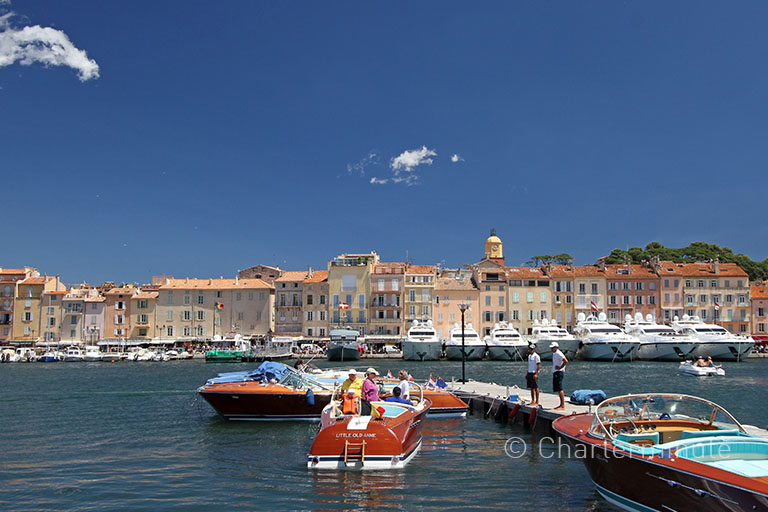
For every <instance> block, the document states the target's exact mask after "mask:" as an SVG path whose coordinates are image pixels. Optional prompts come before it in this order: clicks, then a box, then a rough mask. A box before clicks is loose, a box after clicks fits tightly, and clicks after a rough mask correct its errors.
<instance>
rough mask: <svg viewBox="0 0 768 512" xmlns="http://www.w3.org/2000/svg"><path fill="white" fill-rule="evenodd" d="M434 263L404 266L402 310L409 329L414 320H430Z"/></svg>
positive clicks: (406, 327)
mask: <svg viewBox="0 0 768 512" xmlns="http://www.w3.org/2000/svg"><path fill="white" fill-rule="evenodd" d="M435 270H436V269H435V266H434V265H411V264H408V265H406V266H405V276H404V295H403V311H404V312H405V313H404V314H405V327H404V329H405V330H406V331H407V330H408V329H410V327H411V325H412V324H413V321H414V320H419V321H422V320H432V296H433V292H434V289H435V276H436V272H435Z"/></svg>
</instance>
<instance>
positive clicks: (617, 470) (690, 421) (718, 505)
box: [553, 393, 768, 511]
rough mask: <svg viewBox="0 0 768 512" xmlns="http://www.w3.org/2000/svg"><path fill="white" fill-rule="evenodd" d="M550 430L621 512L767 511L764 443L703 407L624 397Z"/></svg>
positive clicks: (714, 408) (671, 397) (674, 397)
mask: <svg viewBox="0 0 768 512" xmlns="http://www.w3.org/2000/svg"><path fill="white" fill-rule="evenodd" d="M553 427H554V429H555V431H557V432H558V433H559V434H560V435H561V436H563V437H564V438H565V439H566V440H567V441H568V442H569V444H570V445H571V447H572V448H573V451H572V452H571V453H572V454H573V455H575V456H577V457H579V458H581V459H582V461H583V462H584V464H585V466H586V468H587V471H588V472H589V475H590V477H591V479H592V481H593V482H594V483H595V485H596V487H597V490H598V492H599V493H600V494H601V495H602V496H603V497H604V498H605V499H606V500H608V501H609V502H611V503H613V504H614V505H617V506H619V507H620V508H623V509H625V510H638V511H640V510H641V511H653V510H657V511H670V510H675V511H682V510H696V511H737V510H768V439H765V438H762V437H757V436H753V435H750V434H748V433H747V432H746V431H745V429H744V427H742V426H741V425H740V424H739V422H738V421H736V419H735V418H733V416H731V414H730V413H728V411H726V410H725V409H723V408H722V407H720V406H719V405H717V404H714V403H712V402H710V401H708V400H704V399H702V398H697V397H693V396H688V395H679V394H671V393H657V394H650V395H625V396H620V397H616V398H610V399H608V400H605V401H604V402H602V403H601V404H600V405H599V406H598V407H597V408H596V409H595V411H594V413H582V414H574V415H571V416H564V417H561V418H558V419H556V420H555V421H554V423H553Z"/></svg>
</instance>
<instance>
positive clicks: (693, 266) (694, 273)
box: [678, 262, 748, 277]
mask: <svg viewBox="0 0 768 512" xmlns="http://www.w3.org/2000/svg"><path fill="white" fill-rule="evenodd" d="M678 265H680V266H681V273H682V275H683V276H685V277H701V276H705V277H715V276H724V277H747V276H748V274H747V273H746V272H744V270H742V268H741V267H740V266H738V265H737V264H736V263H720V271H719V272H718V273H717V274H715V270H714V266H715V264H714V263H703V262H702V263H680V264H678Z"/></svg>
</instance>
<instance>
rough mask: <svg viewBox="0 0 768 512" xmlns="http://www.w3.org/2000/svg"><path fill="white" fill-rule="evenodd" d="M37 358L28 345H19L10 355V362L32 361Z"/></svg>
mask: <svg viewBox="0 0 768 512" xmlns="http://www.w3.org/2000/svg"><path fill="white" fill-rule="evenodd" d="M36 360H37V356H36V355H35V351H34V350H32V349H31V348H28V347H19V348H17V349H16V352H15V353H14V354H13V355H12V356H11V362H12V363H33V362H35V361H36Z"/></svg>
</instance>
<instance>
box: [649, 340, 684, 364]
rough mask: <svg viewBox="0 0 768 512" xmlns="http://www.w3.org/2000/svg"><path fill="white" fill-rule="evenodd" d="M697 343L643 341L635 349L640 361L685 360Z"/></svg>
mask: <svg viewBox="0 0 768 512" xmlns="http://www.w3.org/2000/svg"><path fill="white" fill-rule="evenodd" d="M697 345H698V344H697V343H674V342H669V341H664V342H653V341H651V342H644V343H641V344H640V347H639V348H638V349H637V359H640V360H641V361H685V360H686V359H690V358H692V357H693V355H694V352H695V351H696V348H697Z"/></svg>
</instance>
